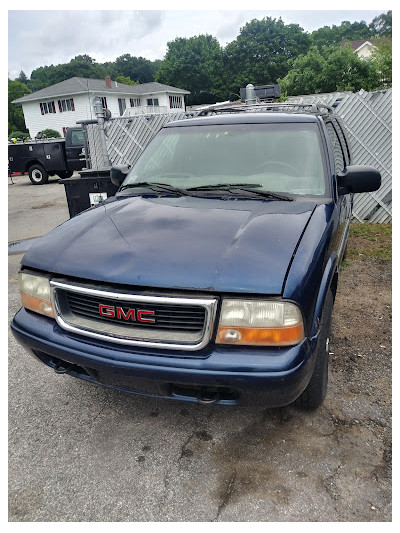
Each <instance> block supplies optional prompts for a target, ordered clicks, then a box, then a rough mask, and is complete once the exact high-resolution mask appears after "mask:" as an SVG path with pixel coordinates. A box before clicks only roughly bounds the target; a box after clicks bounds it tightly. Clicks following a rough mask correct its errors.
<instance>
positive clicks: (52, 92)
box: [12, 78, 190, 104]
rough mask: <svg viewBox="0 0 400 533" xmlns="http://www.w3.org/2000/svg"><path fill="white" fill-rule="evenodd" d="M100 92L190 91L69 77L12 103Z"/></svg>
mask: <svg viewBox="0 0 400 533" xmlns="http://www.w3.org/2000/svg"><path fill="white" fill-rule="evenodd" d="M88 91H90V92H96V93H102V94H101V95H102V96H107V94H128V95H130V94H131V95H133V96H134V95H138V96H139V95H142V94H156V93H160V92H173V93H179V94H190V91H186V90H184V89H179V88H177V87H171V86H170V85H164V84H162V83H158V82H156V81H152V82H150V83H142V84H140V85H125V84H124V83H119V82H115V81H111V88H109V87H107V86H106V82H105V80H96V79H92V78H70V79H68V80H65V81H61V82H60V83H56V84H55V85H50V87H45V88H44V89H40V90H39V91H35V92H33V93H31V94H27V95H26V96H23V97H22V98H18V99H17V100H14V101H13V102H12V103H13V104H22V103H25V102H29V101H33V100H45V99H48V98H56V97H59V96H73V95H74V94H81V93H85V92H88Z"/></svg>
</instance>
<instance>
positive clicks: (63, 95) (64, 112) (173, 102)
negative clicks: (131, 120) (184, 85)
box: [12, 76, 190, 138]
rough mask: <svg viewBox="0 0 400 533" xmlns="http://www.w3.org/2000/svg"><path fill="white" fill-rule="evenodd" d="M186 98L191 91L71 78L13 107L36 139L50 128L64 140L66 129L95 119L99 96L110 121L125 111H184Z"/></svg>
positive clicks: (28, 97)
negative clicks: (15, 107)
mask: <svg viewBox="0 0 400 533" xmlns="http://www.w3.org/2000/svg"><path fill="white" fill-rule="evenodd" d="M185 94H190V91H186V90H184V89H178V88H177V87H170V86H169V85H163V84H162V83H157V82H150V83H143V84H141V85H125V84H123V83H119V82H115V81H112V80H111V79H110V77H108V76H107V77H106V78H105V79H104V80H95V79H90V78H70V79H69V80H65V81H62V82H60V83H56V84H55V85H51V86H50V87H46V88H44V89H41V90H40V91H35V92H34V93H31V94H27V95H26V96H23V97H22V98H18V99H17V100H14V101H13V102H12V103H13V104H21V105H22V110H23V113H24V117H25V124H26V127H27V129H28V130H29V135H30V136H31V137H32V138H33V137H35V136H36V135H37V134H38V132H39V131H42V130H44V129H47V128H50V129H53V130H56V131H58V132H60V134H61V135H63V136H65V131H66V128H68V127H71V126H75V125H76V122H77V121H80V120H92V119H95V118H96V115H95V112H94V108H93V99H94V97H96V96H99V97H100V98H101V99H102V101H103V107H105V108H106V109H108V110H109V111H110V112H111V117H119V116H121V115H123V114H124V112H125V110H128V112H129V113H128V114H136V113H140V114H142V113H144V112H146V113H149V112H150V113H169V112H176V111H178V110H182V111H184V110H185V100H184V98H185ZM130 108H133V109H130Z"/></svg>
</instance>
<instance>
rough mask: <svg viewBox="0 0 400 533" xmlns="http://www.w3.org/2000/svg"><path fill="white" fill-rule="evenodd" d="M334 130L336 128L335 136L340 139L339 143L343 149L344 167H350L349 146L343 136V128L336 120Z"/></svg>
mask: <svg viewBox="0 0 400 533" xmlns="http://www.w3.org/2000/svg"><path fill="white" fill-rule="evenodd" d="M335 128H336V131H337V134H338V136H339V139H340V141H341V143H342V147H343V150H344V158H345V161H346V166H347V165H350V164H351V153H350V146H349V143H348V140H347V138H346V136H345V133H344V130H343V126H342V124H341V123H340V122H339V121H338V120H336V121H335Z"/></svg>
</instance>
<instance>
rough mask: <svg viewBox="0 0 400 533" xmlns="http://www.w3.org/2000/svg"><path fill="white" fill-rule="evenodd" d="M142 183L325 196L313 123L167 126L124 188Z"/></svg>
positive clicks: (149, 148)
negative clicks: (243, 187) (237, 186)
mask: <svg viewBox="0 0 400 533" xmlns="http://www.w3.org/2000/svg"><path fill="white" fill-rule="evenodd" d="M144 181H146V182H158V183H166V184H169V185H173V186H174V187H180V188H190V187H199V186H206V185H211V186H212V185H216V184H223V183H226V184H235V183H238V184H239V183H240V184H247V183H248V184H249V185H250V184H253V185H254V184H258V185H260V186H261V187H260V190H267V191H272V192H282V193H290V194H294V195H319V196H323V195H325V194H326V177H325V172H324V165H323V159H322V147H321V143H320V137H319V133H318V129H317V124H315V123H285V124H282V123H280V124H231V125H211V126H210V125H208V126H190V127H187V126H186V127H185V126H184V127H174V128H165V129H163V130H161V131H160V132H159V133H158V134H157V135H156V136H155V138H154V139H153V140H152V142H151V143H150V144H149V145H148V146H147V148H146V150H145V151H144V152H143V154H142V155H141V157H140V158H139V159H138V161H137V162H136V164H135V165H134V166H133V167H132V169H131V171H130V173H129V174H128V176H127V177H126V179H125V181H124V183H123V185H129V184H133V183H135V182H136V183H138V182H144Z"/></svg>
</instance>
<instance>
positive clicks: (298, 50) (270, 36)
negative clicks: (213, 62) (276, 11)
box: [224, 17, 310, 96]
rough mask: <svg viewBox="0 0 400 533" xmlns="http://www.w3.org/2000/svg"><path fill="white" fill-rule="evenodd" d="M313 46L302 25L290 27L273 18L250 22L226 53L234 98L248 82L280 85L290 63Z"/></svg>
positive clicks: (227, 70) (230, 89)
mask: <svg viewBox="0 0 400 533" xmlns="http://www.w3.org/2000/svg"><path fill="white" fill-rule="evenodd" d="M309 46H310V38H309V36H308V35H307V34H306V33H305V32H304V31H303V29H302V28H301V27H300V26H299V25H298V24H288V25H286V24H285V23H284V22H283V21H282V19H281V18H279V19H278V20H276V19H273V18H271V17H265V18H264V19H262V20H257V19H254V20H252V21H250V22H248V23H247V24H245V26H244V27H243V28H241V30H240V34H239V35H238V37H237V38H236V39H235V40H234V41H232V42H231V43H229V44H228V45H227V46H226V48H225V50H224V65H225V70H226V74H227V78H228V79H229V82H228V87H227V88H228V90H229V92H230V95H231V96H232V95H236V94H238V93H239V90H240V88H241V87H246V85H247V84H248V83H252V84H253V85H265V84H270V83H276V82H277V80H278V78H283V77H284V76H286V74H287V73H288V70H289V67H288V62H289V61H290V60H291V59H294V58H296V57H297V56H299V55H301V54H305V53H306V52H307V50H308V49H309Z"/></svg>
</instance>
